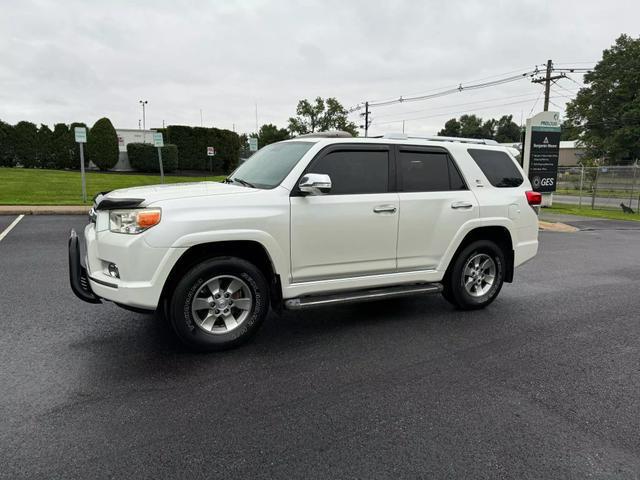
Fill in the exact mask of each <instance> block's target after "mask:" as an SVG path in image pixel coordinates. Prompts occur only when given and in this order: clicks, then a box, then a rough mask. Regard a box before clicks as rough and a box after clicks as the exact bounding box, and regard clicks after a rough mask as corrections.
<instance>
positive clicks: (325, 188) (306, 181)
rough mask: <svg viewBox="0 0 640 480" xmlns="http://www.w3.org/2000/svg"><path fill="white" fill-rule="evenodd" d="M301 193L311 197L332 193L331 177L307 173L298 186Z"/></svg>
mask: <svg viewBox="0 0 640 480" xmlns="http://www.w3.org/2000/svg"><path fill="white" fill-rule="evenodd" d="M298 188H300V191H301V192H304V193H307V194H309V195H322V194H324V193H329V192H330V191H331V177H329V175H325V174H323V173H307V174H306V175H304V176H303V177H302V178H301V179H300V183H299V184H298Z"/></svg>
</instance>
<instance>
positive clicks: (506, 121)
mask: <svg viewBox="0 0 640 480" xmlns="http://www.w3.org/2000/svg"><path fill="white" fill-rule="evenodd" d="M493 138H494V140H495V141H496V142H498V143H510V142H519V141H520V140H521V129H520V127H519V126H518V124H517V123H516V122H514V121H513V115H503V116H502V117H500V119H498V123H497V125H496V134H495V136H494V137H493Z"/></svg>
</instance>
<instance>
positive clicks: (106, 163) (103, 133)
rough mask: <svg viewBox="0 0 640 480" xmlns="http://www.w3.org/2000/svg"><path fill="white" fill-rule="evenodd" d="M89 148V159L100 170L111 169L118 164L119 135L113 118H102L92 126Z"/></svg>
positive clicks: (88, 140) (88, 141)
mask: <svg viewBox="0 0 640 480" xmlns="http://www.w3.org/2000/svg"><path fill="white" fill-rule="evenodd" d="M87 150H88V152H87V153H88V156H89V159H90V160H91V161H92V162H93V163H94V164H95V165H96V167H98V168H99V169H100V170H109V169H110V168H113V167H115V166H116V163H118V157H119V150H118V135H117V134H116V129H115V128H113V125H112V124H111V120H109V119H108V118H101V119H100V120H98V121H97V122H96V123H95V124H94V125H93V127H91V135H89V136H88V138H87Z"/></svg>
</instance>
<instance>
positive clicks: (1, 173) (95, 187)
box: [0, 168, 225, 205]
mask: <svg viewBox="0 0 640 480" xmlns="http://www.w3.org/2000/svg"><path fill="white" fill-rule="evenodd" d="M86 177H87V199H88V201H87V203H86V204H87V205H90V204H91V199H92V198H93V196H94V195H95V194H96V193H98V192H104V191H106V190H115V189H117V188H127V187H136V186H140V185H155V184H158V183H160V175H159V174H156V175H137V174H136V175H130V174H121V173H97V172H87V174H86ZM224 178H225V177H223V176H214V177H179V176H174V175H165V177H164V181H165V183H178V182H202V181H205V180H209V181H211V180H213V181H220V180H222V179H224ZM82 204H83V203H82V183H81V180H80V172H69V171H62V170H39V169H26V168H0V205H82Z"/></svg>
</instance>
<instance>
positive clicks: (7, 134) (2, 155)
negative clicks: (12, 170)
mask: <svg viewBox="0 0 640 480" xmlns="http://www.w3.org/2000/svg"><path fill="white" fill-rule="evenodd" d="M13 135H14V127H13V126H12V125H10V124H8V123H6V122H3V121H2V120H0V167H13V166H15V164H16V156H15V153H14V151H13Z"/></svg>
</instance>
